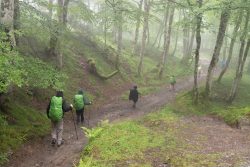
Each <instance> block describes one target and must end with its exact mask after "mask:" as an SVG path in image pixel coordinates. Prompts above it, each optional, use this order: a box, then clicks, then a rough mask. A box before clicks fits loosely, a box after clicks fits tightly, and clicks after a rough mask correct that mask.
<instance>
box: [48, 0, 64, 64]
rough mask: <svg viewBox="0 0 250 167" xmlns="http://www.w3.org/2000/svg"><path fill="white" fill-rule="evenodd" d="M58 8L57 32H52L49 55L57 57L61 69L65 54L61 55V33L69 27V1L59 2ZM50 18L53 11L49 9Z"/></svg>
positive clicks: (61, 0) (55, 26)
mask: <svg viewBox="0 0 250 167" xmlns="http://www.w3.org/2000/svg"><path fill="white" fill-rule="evenodd" d="M49 3H50V4H52V3H53V0H50V1H49ZM57 4H58V8H57V18H58V22H57V23H56V25H53V28H55V30H52V32H51V38H50V49H49V53H50V55H51V56H56V57H57V60H58V66H59V68H60V69H62V67H63V54H62V53H61V40H60V38H61V36H62V34H61V32H62V31H63V29H65V28H66V26H67V15H68V5H69V0H65V1H64V0H57ZM49 13H50V16H51V17H52V15H51V14H52V13H53V9H49Z"/></svg>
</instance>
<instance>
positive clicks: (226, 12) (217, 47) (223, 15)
mask: <svg viewBox="0 0 250 167" xmlns="http://www.w3.org/2000/svg"><path fill="white" fill-rule="evenodd" d="M229 12H230V11H229V9H224V10H223V11H222V12H221V17H220V26H219V32H218V35H217V40H216V44H215V48H214V52H213V56H212V60H211V62H210V65H209V68H208V73H207V78H206V88H205V97H206V98H208V97H209V96H210V93H211V88H212V80H213V75H214V69H215V67H216V65H217V63H218V60H219V55H220V51H221V46H222V44H223V40H224V36H225V31H226V29H227V24H228V20H229V17H230V13H229Z"/></svg>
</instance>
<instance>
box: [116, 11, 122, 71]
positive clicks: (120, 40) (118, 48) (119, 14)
mask: <svg viewBox="0 0 250 167" xmlns="http://www.w3.org/2000/svg"><path fill="white" fill-rule="evenodd" d="M118 19H119V21H118V41H117V42H118V43H117V52H118V53H117V55H116V69H117V70H118V71H119V66H120V56H121V52H122V22H123V21H122V11H118Z"/></svg>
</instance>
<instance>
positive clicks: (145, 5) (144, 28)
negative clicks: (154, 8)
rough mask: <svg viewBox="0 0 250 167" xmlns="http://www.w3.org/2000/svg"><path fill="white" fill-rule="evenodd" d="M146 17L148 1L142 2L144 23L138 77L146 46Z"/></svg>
mask: <svg viewBox="0 0 250 167" xmlns="http://www.w3.org/2000/svg"><path fill="white" fill-rule="evenodd" d="M148 15H149V8H148V0H144V14H143V18H144V19H143V20H144V21H143V33H142V44H141V52H140V62H139V65H138V76H141V73H142V68H143V59H144V52H145V45H146V40H147V26H148Z"/></svg>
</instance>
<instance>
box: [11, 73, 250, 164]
mask: <svg viewBox="0 0 250 167" xmlns="http://www.w3.org/2000/svg"><path fill="white" fill-rule="evenodd" d="M204 77H205V75H203V76H202V77H201V78H200V81H202V80H204ZM192 85H193V77H186V78H183V79H181V80H177V85H176V91H175V92H171V91H170V90H169V86H168V85H165V86H163V87H161V89H160V91H157V92H155V93H153V94H151V95H148V96H143V97H141V99H140V101H139V102H138V105H137V108H136V109H133V108H132V104H131V103H130V102H129V101H124V100H121V98H120V95H118V96H116V97H114V98H113V100H112V101H111V102H109V103H108V104H106V105H103V107H101V108H99V109H93V111H90V109H89V108H88V107H86V113H85V116H86V119H88V117H89V113H91V115H90V116H91V117H90V122H89V125H90V127H94V126H96V125H97V124H98V123H99V122H100V121H101V120H107V119H108V120H110V121H120V120H124V119H133V118H138V117H140V116H143V115H145V114H146V113H149V112H153V111H157V109H159V108H161V107H163V106H164V105H166V104H168V103H170V102H171V101H173V100H174V99H175V97H176V94H177V93H180V92H182V91H185V90H190V89H191V88H192ZM88 111H89V112H88ZM182 123H183V124H187V125H192V126H187V127H189V128H185V129H184V130H183V135H184V137H185V139H186V140H187V141H190V142H192V141H196V142H197V143H196V144H202V145H203V146H204V148H206V149H204V152H206V151H208V152H209V151H213V150H214V151H218V150H221V151H227V152H230V153H231V154H230V156H228V157H231V158H232V157H233V156H236V155H240V156H246V157H245V158H244V159H246V160H247V158H248V160H249V158H250V157H249V155H250V153H249V150H250V136H249V135H247V134H249V133H246V132H247V131H246V130H238V129H233V128H231V127H229V126H227V125H226V124H225V123H223V122H221V121H218V120H216V119H213V118H210V117H203V118H200V117H191V118H184V119H183V120H182ZM86 126H87V125H86ZM77 128H78V136H79V140H76V136H75V131H74V124H73V121H72V113H67V114H66V116H65V121H64V133H63V137H64V139H65V143H64V145H63V146H61V147H59V148H57V147H52V146H51V145H50V136H47V137H46V138H44V139H42V140H41V141H33V142H29V143H27V144H26V145H24V146H23V147H22V148H21V149H20V151H18V152H17V153H15V154H14V155H13V157H12V159H11V160H10V162H9V164H7V167H16V166H18V167H71V166H74V164H77V163H78V161H79V159H80V154H81V152H82V149H83V148H84V146H85V145H86V144H87V139H86V137H85V136H84V133H83V131H82V130H81V129H80V126H78V127H77ZM201 134H204V135H206V136H207V140H206V141H199V140H198V138H196V136H200V135H201ZM225 138H227V139H226V140H224V139H225ZM210 143H212V144H210ZM205 146H206V147H205ZM247 155H248V157H247ZM232 163H233V162H232ZM232 163H231V164H232Z"/></svg>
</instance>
